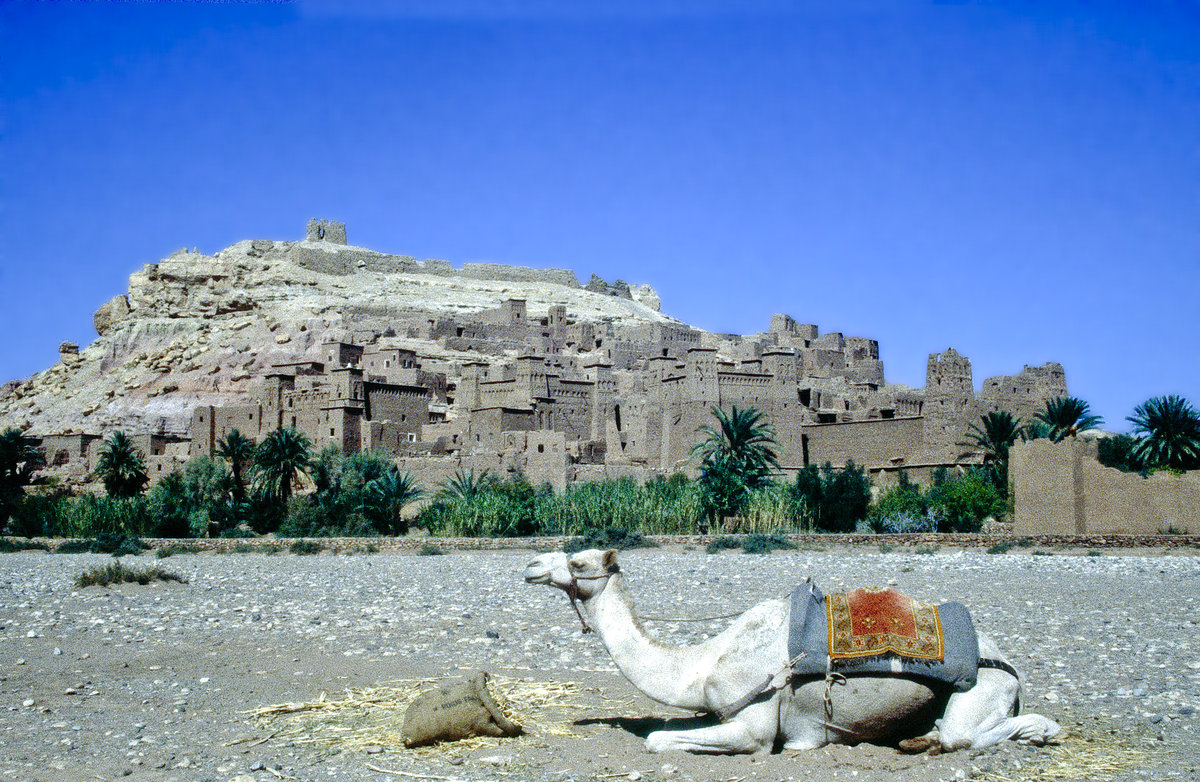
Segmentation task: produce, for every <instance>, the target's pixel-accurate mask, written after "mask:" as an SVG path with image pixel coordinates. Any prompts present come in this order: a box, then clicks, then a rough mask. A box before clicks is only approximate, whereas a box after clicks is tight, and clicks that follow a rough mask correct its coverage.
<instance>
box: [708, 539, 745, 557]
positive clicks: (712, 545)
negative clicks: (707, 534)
mask: <svg viewBox="0 0 1200 782" xmlns="http://www.w3.org/2000/svg"><path fill="white" fill-rule="evenodd" d="M741 547H742V536H741V535H722V536H721V537H719V538H713V539H712V540H710V541H709V542H708V545H707V546H705V547H704V551H705V552H706V553H708V554H720V553H721V552H722V551H729V550H730V549H735V548H741Z"/></svg>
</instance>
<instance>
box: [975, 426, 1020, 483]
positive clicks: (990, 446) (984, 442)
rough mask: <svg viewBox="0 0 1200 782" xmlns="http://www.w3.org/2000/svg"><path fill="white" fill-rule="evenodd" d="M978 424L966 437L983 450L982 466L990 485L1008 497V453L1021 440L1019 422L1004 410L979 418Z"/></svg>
mask: <svg viewBox="0 0 1200 782" xmlns="http://www.w3.org/2000/svg"><path fill="white" fill-rule="evenodd" d="M979 418H980V423H982V424H983V427H982V428H981V427H980V426H979V425H978V424H971V428H970V431H969V432H968V435H969V436H970V438H971V440H972V441H974V443H975V444H976V445H978V446H979V447H980V448H982V449H983V464H984V468H985V469H986V470H987V473H988V477H990V478H991V480H992V484H993V485H994V486H995V487H996V489H997V490H998V491H999V492H1000V493H1001V495H1004V496H1007V495H1008V451H1009V449H1010V448H1012V445H1013V443H1015V442H1016V441H1017V440H1018V439H1020V438H1021V420H1020V419H1019V418H1017V417H1016V416H1014V415H1013V414H1012V413H1009V412H1007V411H1005V410H1001V411H999V412H993V413H988V414H987V415H982V416H980V417H979Z"/></svg>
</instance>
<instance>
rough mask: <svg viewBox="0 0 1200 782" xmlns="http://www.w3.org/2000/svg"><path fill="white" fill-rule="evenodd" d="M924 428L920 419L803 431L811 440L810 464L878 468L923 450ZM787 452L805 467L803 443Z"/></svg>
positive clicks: (787, 448) (854, 423) (850, 423)
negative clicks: (848, 462) (850, 464)
mask: <svg viewBox="0 0 1200 782" xmlns="http://www.w3.org/2000/svg"><path fill="white" fill-rule="evenodd" d="M921 425H922V422H921V419H920V418H890V419H882V420H881V419H874V420H870V421H847V422H843V423H836V424H814V425H809V426H804V427H801V429H800V431H801V434H802V436H804V437H807V439H808V464H818V465H819V464H823V463H824V462H827V461H828V462H832V463H833V464H834V465H835V466H838V467H840V466H842V465H844V464H845V463H846V462H847V461H848V460H850V459H853V460H854V462H855V464H859V465H868V466H871V467H875V466H878V465H883V464H887V463H888V461H889V460H891V459H895V458H900V459H906V460H907V459H909V458H911V456H912V455H913V453H915V452H916V451H917V450H919V449H920V447H921V431H922V430H921ZM785 451H786V453H787V454H788V455H789V456H790V455H793V454H795V455H800V459H798V460H796V461H795V462H792V463H793V464H795V465H796V466H799V465H801V464H803V463H804V459H803V455H802V454H803V452H804V446H803V443H786V444H785Z"/></svg>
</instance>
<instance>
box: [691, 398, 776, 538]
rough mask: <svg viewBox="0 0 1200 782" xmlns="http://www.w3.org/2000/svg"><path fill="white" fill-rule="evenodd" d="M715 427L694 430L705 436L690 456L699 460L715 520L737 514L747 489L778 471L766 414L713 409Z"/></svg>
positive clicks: (765, 481)
mask: <svg viewBox="0 0 1200 782" xmlns="http://www.w3.org/2000/svg"><path fill="white" fill-rule="evenodd" d="M712 414H713V416H714V417H715V418H716V419H717V423H718V425H719V426H718V427H712V426H702V427H700V428H699V429H697V430H696V431H697V432H700V433H701V434H703V435H704V439H703V440H701V441H700V442H698V443H696V444H695V445H693V446H692V456H693V458H695V457H699V459H700V484H701V487H702V488H703V490H704V491H703V496H704V498H705V499H704V502H705V505H706V508H707V510H708V511H709V514H710V515H711V516H715V517H716V518H717V519H718V520H720V519H723V518H725V517H726V516H730V515H734V514H736V513H737V512H738V511H739V510H740V509H741V508H742V506H743V505H744V504H745V501H746V498H747V495H748V493H749V491H750V490H752V489H757V488H761V487H763V486H766V485H767V484H769V483H771V482H772V481H771V476H772V475H773V474H774V473H776V472H778V471H779V459H778V457H777V456H776V454H775V448H774V446H775V445H776V442H777V441H776V440H775V428H774V427H773V426H771V425H770V424H769V423H767V422H766V421H765V418H766V415H765V414H764V413H762V412H761V411H759V410H756V409H754V408H753V407H747V408H743V409H739V408H738V406H737V405H733V406H732V407H731V408H730V410H729V413H726V412H725V411H724V410H722V409H721V408H719V407H714V408H713V409H712Z"/></svg>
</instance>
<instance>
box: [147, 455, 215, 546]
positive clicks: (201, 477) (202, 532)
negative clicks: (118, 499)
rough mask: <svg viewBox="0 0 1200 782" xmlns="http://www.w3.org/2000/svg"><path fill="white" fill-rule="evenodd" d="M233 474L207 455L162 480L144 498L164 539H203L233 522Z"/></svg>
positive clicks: (193, 460)
mask: <svg viewBox="0 0 1200 782" xmlns="http://www.w3.org/2000/svg"><path fill="white" fill-rule="evenodd" d="M232 493H233V475H232V473H230V471H229V468H228V467H227V466H226V465H225V463H224V462H221V461H217V460H214V459H211V458H209V457H207V456H198V457H196V458H194V459H191V460H189V461H188V463H187V464H186V465H184V467H183V470H176V471H174V472H172V473H171V474H169V475H167V476H165V477H163V478H162V479H161V480H160V481H159V482H158V483H156V484H155V485H154V486H153V488H151V489H150V492H149V494H148V495H147V497H146V499H147V502H148V503H149V507H150V512H151V513H152V514H153V516H154V517H155V519H156V524H157V527H156V530H155V534H156V535H158V536H159V537H164V538H188V537H193V538H203V537H209V536H211V535H214V534H218V533H219V532H220V531H221V530H222V529H223V528H225V527H228V526H229V525H230V524H232V523H233V503H232V499H231V497H232Z"/></svg>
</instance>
